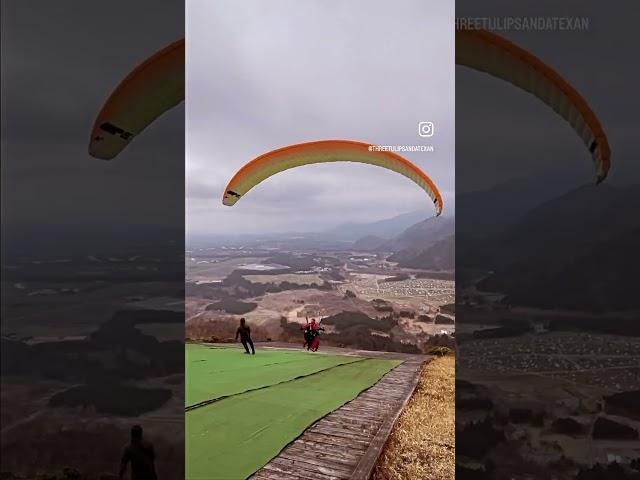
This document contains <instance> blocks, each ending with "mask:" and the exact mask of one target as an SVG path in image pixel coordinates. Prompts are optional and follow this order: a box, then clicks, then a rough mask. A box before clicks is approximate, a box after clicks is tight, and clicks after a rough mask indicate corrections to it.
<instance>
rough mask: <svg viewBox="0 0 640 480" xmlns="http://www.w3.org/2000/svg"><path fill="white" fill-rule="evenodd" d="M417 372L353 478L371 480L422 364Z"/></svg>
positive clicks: (407, 400)
mask: <svg viewBox="0 0 640 480" xmlns="http://www.w3.org/2000/svg"><path fill="white" fill-rule="evenodd" d="M416 367H417V368H416V370H415V374H414V375H413V378H412V379H411V382H410V383H409V387H408V388H407V389H406V393H405V398H404V400H403V401H402V404H401V405H400V406H399V408H397V409H396V411H395V412H394V413H393V414H392V415H390V416H389V417H388V418H387V419H386V420H385V421H384V422H383V424H382V426H381V427H380V430H378V433H377V434H376V436H375V438H374V439H373V440H372V441H371V444H370V445H369V448H368V449H367V451H366V452H365V454H364V455H363V456H362V458H361V459H360V462H359V463H358V465H357V466H356V468H355V470H354V471H353V474H352V476H351V478H352V480H369V479H370V478H371V475H372V474H373V469H374V468H375V466H376V463H377V461H378V458H379V457H380V454H381V453H382V449H383V448H384V445H385V443H387V438H389V434H390V433H391V431H392V430H393V426H394V425H395V424H396V422H397V421H398V418H399V417H400V414H401V413H402V411H403V410H404V407H406V406H407V403H408V402H409V399H410V398H411V395H412V394H413V391H414V390H415V389H416V385H418V380H419V379H420V373H421V371H422V368H421V367H422V364H420V365H416Z"/></svg>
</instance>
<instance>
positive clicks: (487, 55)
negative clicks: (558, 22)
mask: <svg viewBox="0 0 640 480" xmlns="http://www.w3.org/2000/svg"><path fill="white" fill-rule="evenodd" d="M456 64H458V65H464V66H466V67H469V68H472V69H474V70H478V71H480V72H485V73H488V74H489V75H492V76H494V77H497V78H500V79H502V80H505V81H507V82H509V83H511V84H513V85H515V86H517V87H519V88H521V89H523V90H525V91H527V92H529V93H531V94H532V95H535V96H536V97H538V98H539V99H540V100H542V101H543V102H544V103H545V104H546V105H548V106H549V107H551V108H552V109H553V110H555V112H556V113H558V115H560V116H561V117H562V118H564V119H565V120H566V121H567V122H568V123H569V124H570V125H571V127H572V128H573V130H574V131H575V132H576V133H577V134H578V136H579V137H580V138H581V139H582V141H583V143H584V144H585V145H586V146H587V148H588V149H589V152H590V153H591V156H592V158H593V161H594V164H595V168H596V175H597V182H598V183H600V182H601V181H603V180H604V179H605V178H606V177H607V173H608V172H609V167H610V157H611V151H610V149H609V142H608V141H607V136H606V135H605V133H604V130H603V128H602V125H601V124H600V121H599V120H598V118H597V117H596V115H595V114H594V113H593V111H592V110H591V108H590V107H589V105H588V104H587V102H586V101H585V99H584V98H583V97H582V96H581V95H580V94H579V93H578V91H577V90H576V89H575V88H573V87H572V86H571V85H569V83H567V81H566V80H564V79H563V78H562V77H561V76H560V75H559V74H558V73H557V72H556V71H555V70H553V69H552V68H551V67H550V66H548V65H547V64H545V63H544V62H542V60H540V59H539V58H537V57H536V56H534V55H533V54H531V53H529V52H528V51H526V50H524V49H522V48H520V47H518V46H517V45H515V44H514V43H512V42H510V41H508V40H506V39H504V38H502V37H501V36H499V35H496V34H495V33H491V32H487V31H485V30H473V29H459V30H457V31H456Z"/></svg>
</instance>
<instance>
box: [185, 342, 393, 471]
mask: <svg viewBox="0 0 640 480" xmlns="http://www.w3.org/2000/svg"><path fill="white" fill-rule="evenodd" d="M185 355H186V359H185V363H186V384H185V390H186V408H185V410H186V413H185V423H186V452H187V458H186V478H188V479H204V478H246V477H248V476H249V475H251V474H253V473H254V472H256V471H257V470H258V469H260V468H261V467H262V466H263V465H265V464H266V463H267V462H268V461H269V460H271V458H273V457H274V456H276V455H277V454H278V452H280V450H282V448H284V447H285V446H286V445H287V444H288V443H289V442H291V441H292V440H294V439H295V438H296V437H298V436H299V435H300V434H301V433H302V432H303V431H304V430H305V429H306V428H307V427H308V426H310V425H311V424H313V423H314V422H316V421H317V420H319V419H320V418H322V417H324V416H325V415H326V414H328V413H329V412H331V411H333V410H335V409H336V408H338V407H340V406H342V405H343V404H345V403H347V402H349V401H350V400H352V399H354V398H355V397H357V396H358V395H359V394H360V392H362V391H363V390H365V389H367V388H369V387H371V386H372V385H374V384H375V383H376V382H377V381H378V380H379V379H380V378H381V377H382V376H384V375H385V374H386V373H387V372H389V371H390V370H391V369H393V368H394V367H396V366H397V365H399V364H400V363H401V361H399V360H388V359H373V358H362V357H357V356H353V355H331V354H309V353H307V352H300V351H293V350H284V349H274V348H263V349H258V351H257V352H256V355H255V356H254V355H246V354H244V353H243V351H242V350H241V349H238V348H220V347H213V346H210V345H203V344H188V345H187V348H186V352H185Z"/></svg>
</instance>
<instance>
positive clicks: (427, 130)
mask: <svg viewBox="0 0 640 480" xmlns="http://www.w3.org/2000/svg"><path fill="white" fill-rule="evenodd" d="M418 135H420V136H421V137H432V136H433V122H420V123H419V124H418Z"/></svg>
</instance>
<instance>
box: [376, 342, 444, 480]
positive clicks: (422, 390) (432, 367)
mask: <svg viewBox="0 0 640 480" xmlns="http://www.w3.org/2000/svg"><path fill="white" fill-rule="evenodd" d="M454 475H455V357H454V356H453V355H447V356H444V357H439V358H436V359H434V360H432V361H431V362H430V363H428V364H427V365H425V366H424V368H423V370H422V374H421V376H420V380H419V382H418V386H417V387H416V391H415V392H414V394H413V396H412V397H411V399H410V400H409V403H408V404H407V407H406V408H405V409H404V411H403V412H402V414H401V415H400V418H399V419H398V422H397V423H396V426H395V428H394V430H393V432H391V435H390V436H389V439H388V440H387V444H386V445H385V449H384V451H383V452H382V455H381V456H380V460H379V462H378V465H377V466H376V469H375V471H374V475H373V480H408V479H412V480H413V479H420V480H452V479H453V478H454Z"/></svg>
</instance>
